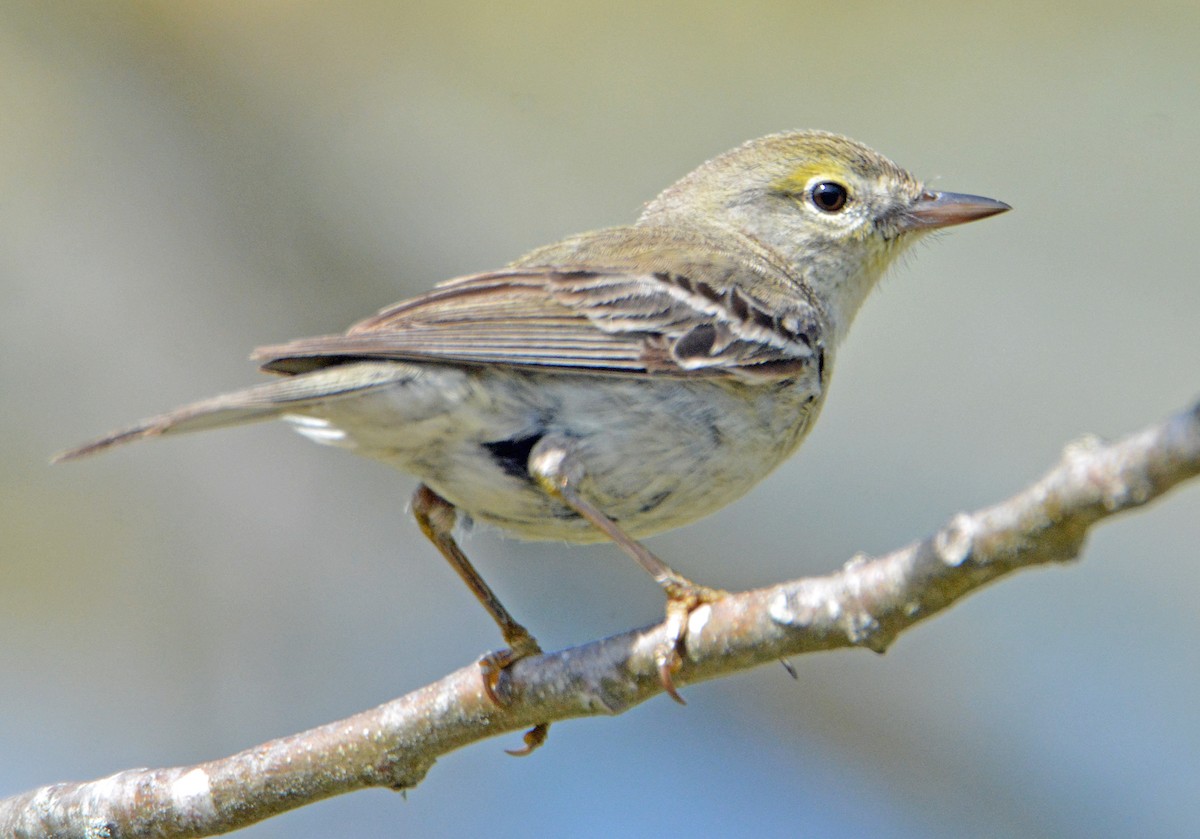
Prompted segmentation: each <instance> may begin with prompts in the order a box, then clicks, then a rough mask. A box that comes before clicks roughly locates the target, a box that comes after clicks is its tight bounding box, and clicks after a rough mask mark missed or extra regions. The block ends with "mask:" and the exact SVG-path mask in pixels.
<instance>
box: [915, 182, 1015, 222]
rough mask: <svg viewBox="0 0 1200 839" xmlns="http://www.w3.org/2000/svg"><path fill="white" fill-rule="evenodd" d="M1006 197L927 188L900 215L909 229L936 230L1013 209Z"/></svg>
mask: <svg viewBox="0 0 1200 839" xmlns="http://www.w3.org/2000/svg"><path fill="white" fill-rule="evenodd" d="M1011 209H1012V207H1010V206H1008V205H1007V204H1005V203H1004V202H1003V201H995V200H993V199H991V198H984V197H982V196H980V195H963V194H961V193H958V192H933V191H931V190H928V189H927V190H925V191H924V192H922V193H921V195H920V196H919V197H918V198H917V200H916V202H915V203H914V204H913V205H912V207H910V208H909V209H908V210H907V211H906V212H905V213H904V214H903V215H902V216H901V217H900V227H901V229H903V230H905V231H924V230H934V229H936V228H938V227H949V226H950V225H952V224H963V223H964V222H968V221H975V220H976V219H981V218H987V217H988V216H994V215H996V214H997V213H1003V212H1005V211H1007V210H1011Z"/></svg>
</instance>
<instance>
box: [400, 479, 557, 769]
mask: <svg viewBox="0 0 1200 839" xmlns="http://www.w3.org/2000/svg"><path fill="white" fill-rule="evenodd" d="M412 511H413V518H415V519H416V520H417V525H418V526H419V527H420V528H421V532H422V533H424V534H425V536H426V537H427V538H428V539H429V541H430V542H433V544H434V546H436V547H437V549H438V551H440V552H441V554H442V556H444V557H446V561H447V562H449V563H450V567H451V568H453V569H454V570H455V571H456V572H457V573H458V576H459V577H461V578H462V581H463V582H464V583H466V584H467V588H469V589H470V590H471V593H472V594H474V595H475V599H476V600H478V601H479V602H480V604H482V606H483V608H484V609H486V610H487V613H488V614H489V615H491V616H492V620H494V621H495V622H496V625H497V626H498V627H500V634H501V636H503V638H504V643H505V644H507V645H508V648H507V649H504V650H500V651H499V652H494V653H489V654H488V655H486V656H484V657H483V658H482V659H480V661H479V664H480V666H481V667H482V668H483V686H484V689H485V690H486V691H487V694H488V696H489V697H490V698H491V699H492V701H493V702H495V703H496V704H497V705H499V704H500V700H499V698H498V697H497V695H496V685H497V684H498V682H499V680H500V672H501V671H502V670H504V668H505V667H508V665H510V664H512V663H513V662H514V661H518V660H520V659H522V658H526V657H527V656H532V655H541V653H542V648H541V647H540V646H539V645H538V642H537V639H535V638H534V637H533V635H531V634H530V632H529V630H528V629H526V628H525V627H523V626H522V625H521V624H519V623H517V621H516V619H515V618H513V616H512V615H511V614H509V611H508V609H506V608H504V604H503V603H501V602H500V598H499V597H497V596H496V592H494V591H492V587H491V586H489V585H488V584H487V582H486V581H485V580H484V579H483V577H481V576H480V574H479V572H478V571H476V570H475V566H473V565H472V564H471V561H470V560H469V559H467V555H466V554H465V553H463V550H462V548H460V547H459V546H458V542H456V541H455V540H454V533H453V531H454V523H455V521H456V520H457V518H458V514H457V512H456V511H455V509H454V505H453V504H451V503H450V502H449V501H447V500H446V499H445V498H442V496H440V495H438V494H437V493H436V492H434V491H433V490H432V489H430V488H429V487H427V486H425V485H424V484H421V486H419V487H417V491H416V493H415V494H414V495H413V500H412ZM549 729H550V725H549V723H542V724H540V725H537V726H535V727H533V728H532V729H530V730H529V731H527V732H526V733H525V748H524V749H521V750H516V751H512V750H510V751H509V754H513V755H526V754H529V753H530V752H532V751H533V750H534V749H536V748H537V747H538V746H540V745H541V744H542V743H544V742H545V740H546V734H547V732H548V731H549Z"/></svg>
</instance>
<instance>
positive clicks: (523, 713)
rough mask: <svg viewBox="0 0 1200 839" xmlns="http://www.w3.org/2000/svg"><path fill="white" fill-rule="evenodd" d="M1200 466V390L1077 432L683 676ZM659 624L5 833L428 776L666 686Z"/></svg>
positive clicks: (935, 597)
mask: <svg viewBox="0 0 1200 839" xmlns="http://www.w3.org/2000/svg"><path fill="white" fill-rule="evenodd" d="M1197 474H1200V403H1198V404H1197V405H1195V406H1193V407H1192V408H1191V409H1189V410H1187V411H1185V412H1183V413H1180V414H1178V415H1177V416H1175V417H1173V418H1171V419H1169V420H1167V421H1166V422H1164V423H1161V424H1160V425H1157V426H1154V427H1151V428H1148V429H1146V430H1144V431H1142V432H1140V433H1138V434H1135V435H1133V436H1130V437H1128V438H1126V439H1124V440H1122V441H1120V442H1117V443H1113V444H1104V443H1102V442H1101V441H1100V440H1098V439H1097V438H1094V437H1088V438H1085V439H1083V440H1081V441H1079V442H1076V443H1074V444H1072V445H1070V446H1068V447H1067V449H1066V451H1065V452H1064V455H1063V458H1062V460H1061V461H1060V463H1059V464H1058V465H1057V466H1055V467H1054V468H1053V469H1051V470H1050V472H1048V473H1047V474H1046V475H1045V476H1044V477H1043V478H1042V479H1041V480H1039V481H1038V482H1037V483H1035V484H1033V485H1032V486H1030V487H1028V488H1027V489H1025V490H1023V491H1022V492H1020V493H1018V494H1016V495H1014V496H1013V497H1012V498H1009V499H1008V500H1007V501H1004V502H1001V503H1000V504H997V505H995V506H992V507H988V508H986V509H983V510H979V511H977V512H975V513H960V514H959V515H957V516H955V517H954V518H953V519H952V520H951V521H950V522H949V523H948V524H946V525H945V526H944V527H942V528H941V529H940V530H939V531H938V532H936V533H935V534H933V535H932V536H930V537H929V538H927V539H925V540H923V541H921V542H917V543H914V544H912V545H909V546H908V547H905V548H902V549H900V550H898V551H895V552H893V553H890V554H888V555H886V556H883V557H879V558H877V559H868V558H866V557H855V558H854V559H851V560H850V561H849V562H847V563H846V565H845V566H844V567H843V568H842V569H841V570H840V571H838V572H836V573H833V574H830V575H828V576H824V577H811V578H806V579H801V580H795V581H792V582H788V583H782V584H780V585H777V586H773V587H771V588H766V589H760V590H757V591H749V592H743V593H740V594H734V595H730V596H729V597H727V598H725V599H723V600H721V601H719V602H717V603H714V604H712V605H707V606H702V607H701V608H700V609H698V610H697V611H696V612H694V613H693V615H692V617H691V620H690V622H689V626H688V633H687V653H686V660H685V661H684V663H683V667H682V669H681V670H680V672H679V673H678V674H677V675H676V677H675V681H676V683H677V684H681V685H682V684H686V683H689V682H698V681H702V680H706V679H712V678H716V677H718V676H722V675H726V674H730V673H734V672H737V671H739V670H744V669H747V668H749V667H752V666H754V665H757V664H762V663H764V662H769V661H773V660H775V659H777V658H780V657H782V656H792V655H798V654H800V653H808V652H815V651H818V650H831V649H836V648H839V647H848V646H861V647H867V648H869V649H872V650H875V651H877V652H882V651H883V650H885V649H886V648H887V646H888V645H889V644H890V643H891V642H892V640H893V639H894V638H895V637H896V636H897V635H899V634H900V632H902V631H904V630H905V629H907V628H909V627H910V626H912V625H914V624H915V623H917V622H918V621H921V620H924V619H925V618H927V617H929V616H931V615H933V614H935V613H936V612H938V611H940V610H942V609H944V608H946V607H947V606H949V605H950V604H952V603H954V602H955V601H957V600H958V599H960V598H962V597H964V596H965V595H967V594H968V593H970V592H972V591H974V590H975V589H978V588H980V587H981V586H983V585H985V584H987V583H989V582H991V581H993V580H995V579H997V578H999V577H1002V576H1004V575H1005V574H1008V573H1009V572H1011V571H1015V570H1017V569H1020V568H1027V567H1032V566H1035V565H1040V564H1044V563H1049V562H1063V561H1067V560H1070V559H1073V558H1074V557H1075V556H1076V555H1077V554H1078V553H1079V551H1080V549H1081V548H1082V545H1083V541H1084V538H1085V536H1086V535H1087V532H1088V529H1089V528H1090V527H1091V526H1092V525H1093V524H1095V523H1096V522H1098V521H1100V520H1101V519H1104V518H1106V517H1108V516H1111V515H1114V514H1116V513H1119V512H1122V511H1124V510H1129V509H1133V508H1135V507H1140V506H1142V505H1144V504H1146V503H1148V502H1150V501H1152V500H1154V499H1155V498H1157V497H1159V496H1160V495H1162V494H1164V493H1165V492H1167V491H1168V490H1170V489H1171V488H1172V487H1174V486H1175V485H1177V484H1179V483H1181V482H1183V481H1185V480H1187V479H1189V478H1194V477H1196V476H1197ZM662 632H663V628H662V627H661V626H658V627H648V628H644V629H638V630H633V631H630V632H626V633H623V634H621V635H616V636H613V637H611V638H606V639H604V640H601V641H595V642H592V643H590V644H585V645H583V646H581V647H576V648H573V649H568V650H563V651H561V652H557V653H552V654H548V655H543V656H540V657H537V658H530V659H525V660H522V661H519V662H517V663H516V664H514V665H513V666H512V667H510V668H509V669H508V670H506V671H504V673H503V674H502V676H501V678H500V682H499V685H498V686H497V688H496V693H497V698H498V700H499V703H497V702H495V701H493V700H492V699H491V698H490V697H489V696H488V694H487V692H486V691H485V689H484V686H483V680H482V678H481V676H480V670H479V667H478V666H477V665H471V666H469V667H466V668H463V669H461V670H459V671H457V672H455V673H452V674H450V675H449V676H446V677H445V678H443V679H441V680H440V681H438V682H435V683H433V684H431V685H428V686H427V687H424V688H421V689H420V690H417V691H414V692H413V693H410V694H408V695H407V696H403V697H401V698H399V699H396V700H393V701H391V702H388V703H386V704H384V705H380V706H379V707H378V708H375V709H372V710H369V711H364V712H362V713H360V714H356V715H355V716H352V717H349V718H348V719H345V720H341V721H340V722H335V723H330V724H328V725H324V726H321V727H319V728H314V729H312V730H310V731H306V732H303V733H300V734H294V735H292V736H290V737H284V738H281V739H279V740H273V741H271V742H269V743H264V744H263V745H261V746H256V747H254V748H252V749H248V750H246V751H244V752H240V753H238V754H235V755H232V756H230V757H227V758H222V759H220V760H214V761H209V762H207V763H201V764H197V765H195V766H183V767H175V768H171V769H130V770H127V771H124V772H119V773H117V774H115V775H112V776H109V777H107V778H102V779H100V780H97V781H90V782H86V783H66V784H55V785H52V786H46V787H42V788H40V789H37V790H34V791H32V792H28V793H24V794H22V795H17V796H13V797H11V798H8V799H4V800H2V801H0V835H2V836H6V837H7V836H15V837H74V836H78V837H84V836H87V837H134V836H139V837H140V836H158V837H184V836H208V835H212V834H215V833H224V832H227V831H230V830H234V829H237V828H239V827H245V826H247V825H250V824H253V823H254V822H257V821H260V820H262V819H265V818H267V817H269V816H272V815H275V814H277V813H281V812H283V811H285V810H290V809H293V808H296V807H300V806H302V805H304V804H308V803H310V802H313V801H317V800H319V799H322V798H327V797H329V796H333V795H339V794H341V793H344V792H349V791H351V790H356V789H362V788H364V787H373V786H384V787H390V788H392V789H396V790H405V789H409V788H412V787H414V786H416V785H417V784H418V783H419V782H420V781H421V779H422V778H423V777H424V776H425V773H426V772H427V771H428V770H429V769H430V767H432V766H433V764H434V761H435V760H436V759H437V758H438V757H439V756H441V755H443V754H446V753H447V752H450V751H452V750H454V749H457V748H459V747H461V746H465V745H467V744H468V743H473V742H476V741H479V740H484V739H487V738H490V737H495V736H496V735H498V734H503V733H505V732H510V731H516V730H519V729H522V728H526V727H528V726H531V725H536V724H538V723H544V722H551V721H556V720H565V719H570V718H573V717H582V716H594V715H600V714H619V713H621V712H623V711H625V710H626V709H628V708H630V707H632V706H634V705H637V704H638V703H641V702H644V701H645V700H647V699H649V698H650V697H652V696H655V695H656V694H658V693H661V692H662V685H661V684H660V681H659V678H658V673H657V670H656V666H655V661H654V651H655V648H656V645H657V644H658V642H659V641H660V638H661V635H662Z"/></svg>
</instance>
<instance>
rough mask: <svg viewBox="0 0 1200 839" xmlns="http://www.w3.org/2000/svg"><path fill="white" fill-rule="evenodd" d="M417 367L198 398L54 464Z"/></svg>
mask: <svg viewBox="0 0 1200 839" xmlns="http://www.w3.org/2000/svg"><path fill="white" fill-rule="evenodd" d="M412 375H413V368H412V367H411V366H409V365H407V364H396V363H394V362H360V363H358V364H346V365H341V366H337V367H329V368H325V369H322V370H318V371H314V372H312V373H305V374H302V375H298V376H289V377H288V378H286V379H280V380H278V381H274V382H269V383H267V384H262V385H257V386H255V387H249V388H246V389H244V390H239V391H235V392H233V393H226V394H223V395H221V396H215V397H213V398H211V399H205V400H202V401H200V402H193V403H192V404H190V405H184V406H183V407H182V408H176V409H175V410H174V411H168V412H167V413H165V414H159V415H158V416H154V417H150V418H148V419H144V420H141V421H140V422H137V423H134V424H133V425H131V426H128V427H127V428H122V429H119V430H117V431H114V432H112V433H110V434H106V435H104V436H103V437H100V438H97V439H95V440H92V441H90V442H87V443H84V444H83V445H81V446H76V447H75V448H73V449H67V450H66V451H63V452H59V453H58V454H56V455H54V457H53V458H51V462H52V463H64V462H66V461H71V460H78V459H80V458H83V457H87V456H89V455H93V454H97V453H98V452H102V451H105V450H106V449H110V448H112V447H113V446H119V445H121V444H123V443H130V442H133V441H134V440H142V439H146V438H148V437H158V436H161V435H163V434H176V433H184V432H189V431H203V430H205V429H209V428H222V427H224V426H228V425H242V424H244V423H249V422H259V421H261V420H267V419H274V418H275V417H278V416H279V415H280V414H284V413H287V412H289V411H295V410H296V409H297V408H301V407H303V406H304V405H306V404H312V403H317V402H323V401H328V400H331V399H339V398H342V397H345V396H351V395H354V394H357V393H361V392H362V391H364V390H370V389H373V388H377V387H383V386H386V385H389V384H394V383H396V382H399V381H403V380H405V379H409V378H411V377H412Z"/></svg>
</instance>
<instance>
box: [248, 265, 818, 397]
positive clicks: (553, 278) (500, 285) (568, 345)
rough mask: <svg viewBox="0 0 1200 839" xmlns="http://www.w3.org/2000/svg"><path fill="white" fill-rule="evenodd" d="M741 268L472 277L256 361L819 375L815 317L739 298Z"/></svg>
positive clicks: (806, 308)
mask: <svg viewBox="0 0 1200 839" xmlns="http://www.w3.org/2000/svg"><path fill="white" fill-rule="evenodd" d="M749 270H750V269H748V268H746V267H745V266H744V265H743V264H742V263H740V262H739V261H738V260H735V259H731V258H722V257H720V256H719V255H718V256H717V257H715V258H713V259H711V260H706V262H705V263H704V264H697V263H695V262H692V263H691V264H689V265H685V266H683V270H677V271H656V272H653V273H635V272H633V271H629V270H623V269H596V268H586V269H583V268H579V269H575V268H560V267H520V268H512V269H508V270H503V271H496V272H492V273H486V274H477V275H474V276H469V277H462V278H460V279H456V280H450V281H448V282H446V283H443V284H441V285H440V286H437V287H436V288H434V289H433V290H432V291H430V292H428V293H426V294H423V295H421V296H419V297H416V298H413V299H411V300H407V301H404V302H401V303H398V304H396V305H394V306H391V307H389V308H387V309H384V310H383V311H381V312H380V313H379V314H377V315H375V316H374V317H371V318H368V319H367V320H364V321H362V322H360V323H358V324H356V325H355V326H353V327H351V329H350V330H349V331H348V332H347V333H346V334H344V335H330V336H324V337H317V338H304V339H300V340H297V341H292V342H290V343H287V344H282V345H279V346H270V347H263V348H260V349H259V350H257V351H256V352H255V354H254V357H255V358H257V359H259V360H261V361H263V367H264V369H266V370H269V371H272V372H279V373H302V372H306V371H309V370H313V369H316V368H320V367H325V366H328V365H331V364H340V363H345V362H348V361H358V360H365V359H402V360H410V361H440V362H450V363H459V364H480V365H484V364H487V365H505V366H510V367H519V368H537V369H541V370H558V371H564V372H565V371H573V372H593V373H615V374H638V373H655V374H665V375H687V376H693V375H709V376H713V375H715V376H738V377H742V378H755V379H760V378H766V379H777V378H785V377H791V376H795V375H797V374H798V373H799V372H800V371H801V370H802V369H803V368H805V367H806V366H809V365H814V366H815V367H814V369H819V365H820V364H821V363H822V358H823V343H822V335H821V332H822V330H821V319H820V316H819V313H818V312H817V311H816V309H814V308H813V307H812V306H811V305H810V304H809V303H808V302H806V301H805V300H804V299H803V298H800V297H797V299H796V300H794V301H789V302H788V303H787V304H786V305H784V306H783V307H782V309H783V311H779V309H780V308H781V307H780V305H779V303H778V302H776V303H775V305H774V306H773V307H772V308H773V309H774V311H768V309H767V307H766V306H765V305H764V304H762V303H760V302H759V301H757V300H755V299H754V298H752V297H751V296H750V295H749V294H748V293H747V292H746V291H745V290H744V286H745V285H746V282H745V280H746V275H747V274H748V272H749ZM697 275H700V276H703V277H704V278H705V279H704V280H698V279H696V276H697ZM739 280H741V282H739Z"/></svg>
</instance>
